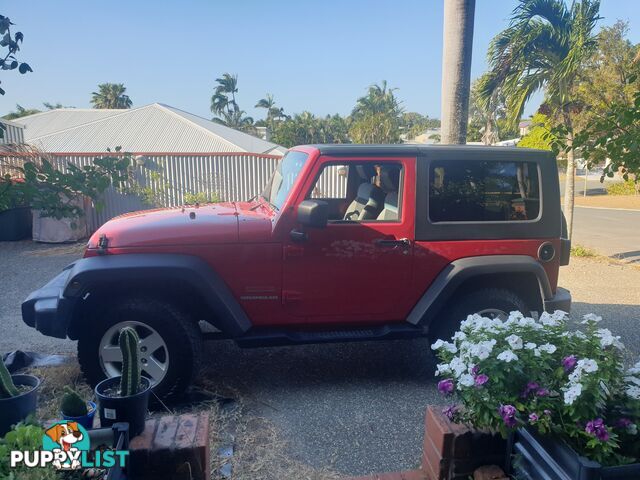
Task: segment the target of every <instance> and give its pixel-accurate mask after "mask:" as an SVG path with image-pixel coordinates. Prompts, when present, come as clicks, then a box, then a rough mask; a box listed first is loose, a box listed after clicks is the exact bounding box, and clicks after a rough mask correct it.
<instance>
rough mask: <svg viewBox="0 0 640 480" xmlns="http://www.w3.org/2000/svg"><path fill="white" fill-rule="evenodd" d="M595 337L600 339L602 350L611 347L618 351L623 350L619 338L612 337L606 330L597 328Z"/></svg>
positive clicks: (609, 331)
mask: <svg viewBox="0 0 640 480" xmlns="http://www.w3.org/2000/svg"><path fill="white" fill-rule="evenodd" d="M595 335H596V337H598V338H599V339H600V346H601V347H602V348H606V347H610V346H611V345H613V346H614V347H616V348H619V349H622V348H624V345H622V342H620V337H618V336H614V335H613V334H612V333H611V330H609V329H608V328H599V329H598V330H597V331H596V333H595Z"/></svg>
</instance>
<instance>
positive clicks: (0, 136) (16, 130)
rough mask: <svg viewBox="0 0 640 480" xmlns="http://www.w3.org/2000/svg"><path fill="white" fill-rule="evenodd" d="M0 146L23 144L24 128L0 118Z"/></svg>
mask: <svg viewBox="0 0 640 480" xmlns="http://www.w3.org/2000/svg"><path fill="white" fill-rule="evenodd" d="M0 129H1V130H2V131H1V132H0V144H14V143H24V126H23V125H21V124H19V123H16V122H13V121H11V120H5V119H4V118H0Z"/></svg>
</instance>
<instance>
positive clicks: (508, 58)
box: [481, 0, 600, 237]
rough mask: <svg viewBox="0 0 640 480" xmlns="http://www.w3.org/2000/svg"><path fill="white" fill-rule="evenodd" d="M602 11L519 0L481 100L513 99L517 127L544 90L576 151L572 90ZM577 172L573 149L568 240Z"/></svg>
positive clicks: (495, 48) (511, 114) (590, 1)
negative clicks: (498, 95)
mask: <svg viewBox="0 0 640 480" xmlns="http://www.w3.org/2000/svg"><path fill="white" fill-rule="evenodd" d="M599 8H600V2H599V0H581V1H575V2H573V3H572V4H571V6H570V7H568V6H567V5H566V3H565V1H564V0H520V3H519V4H518V6H517V7H516V8H515V10H514V11H513V15H512V19H511V23H510V24H509V27H508V28H507V29H506V30H504V31H502V32H501V33H499V34H498V35H497V36H496V37H495V38H494V39H493V40H492V41H491V45H490V46H489V54H488V56H489V65H490V67H491V70H490V72H489V75H488V76H487V77H486V78H485V79H484V81H483V82H482V83H483V84H482V87H481V95H482V96H483V97H484V98H485V99H488V98H490V97H491V96H492V95H494V94H495V91H496V90H498V89H501V90H502V92H503V94H504V95H505V97H506V98H507V99H508V101H507V110H508V116H507V118H508V119H509V121H510V123H511V124H512V125H515V124H516V123H517V122H518V121H519V119H520V117H521V115H522V112H523V111H524V107H525V105H526V103H527V100H529V98H530V97H531V95H533V94H534V93H535V92H537V91H538V90H541V89H544V91H545V97H546V98H545V108H547V109H548V110H550V112H551V113H552V114H553V115H554V116H555V117H556V118H557V119H558V120H559V121H560V123H561V124H562V125H563V126H564V128H565V129H566V130H567V132H568V134H567V147H571V146H572V144H573V134H572V115H573V113H574V111H575V104H574V99H573V98H572V96H573V92H574V91H575V90H574V88H573V87H574V85H575V83H576V80H577V77H578V74H579V72H580V69H581V67H582V65H583V64H584V62H585V61H586V60H587V59H588V58H589V57H591V55H592V54H593V52H594V50H595V48H596V46H597V45H596V37H595V35H594V33H593V30H594V27H595V24H596V22H597V21H598V19H599V18H600V17H599V16H598V11H599ZM575 171H576V165H575V159H574V153H573V150H572V149H570V148H569V150H568V153H567V175H566V185H565V196H564V213H565V216H566V219H567V233H568V235H569V237H571V233H572V230H573V199H574V187H575Z"/></svg>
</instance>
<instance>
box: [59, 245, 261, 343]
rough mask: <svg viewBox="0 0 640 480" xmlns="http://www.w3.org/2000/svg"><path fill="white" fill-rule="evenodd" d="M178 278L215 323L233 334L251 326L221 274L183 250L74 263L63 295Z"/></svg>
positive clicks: (77, 296)
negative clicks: (180, 252)
mask: <svg viewBox="0 0 640 480" xmlns="http://www.w3.org/2000/svg"><path fill="white" fill-rule="evenodd" d="M163 278H166V279H167V280H171V281H173V282H175V281H178V282H180V283H181V284H184V285H186V286H188V287H190V288H191V289H193V290H194V291H195V292H197V293H198V294H199V295H200V297H201V298H202V299H203V300H204V302H205V303H206V305H207V308H208V309H210V310H211V312H212V313H213V315H214V316H215V319H216V327H217V328H219V329H220V330H221V331H222V332H224V333H225V334H227V335H230V336H232V337H235V336H240V335H242V334H243V333H245V332H246V331H247V330H249V328H250V327H251V321H250V320H249V318H248V317H247V314H246V313H245V311H244V310H243V309H242V307H241V306H240V304H239V303H238V302H237V300H236V299H235V297H234V296H233V294H232V293H231V290H230V289H229V287H228V286H227V284H226V283H225V282H224V281H223V280H222V278H221V277H220V276H219V275H218V274H217V273H216V272H215V271H214V270H213V268H211V267H210V266H209V264H207V263H206V262H205V261H204V260H202V259H201V258H199V257H196V256H192V255H182V254H164V253H158V254H147V253H145V254H121V255H101V256H97V257H88V258H83V259H81V260H78V261H77V262H75V263H74V264H72V265H71V268H70V271H69V276H68V278H67V281H66V284H65V286H64V289H63V294H62V296H63V297H64V298H67V299H76V300H79V299H81V298H83V297H84V296H85V295H86V293H87V292H90V291H91V290H92V289H98V288H101V286H102V285H104V286H105V287H107V286H108V285H109V284H119V283H120V284H121V283H123V282H125V281H134V282H136V281H145V280H147V281H148V280H152V281H155V282H157V281H158V280H162V279H163Z"/></svg>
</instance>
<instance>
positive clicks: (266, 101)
mask: <svg viewBox="0 0 640 480" xmlns="http://www.w3.org/2000/svg"><path fill="white" fill-rule="evenodd" d="M255 108H264V109H266V110H267V118H266V123H267V125H268V126H272V125H273V122H274V120H280V119H283V118H286V117H287V116H286V115H285V114H284V109H283V108H282V107H276V100H275V98H273V95H271V94H270V93H267V95H266V97H265V98H261V99H260V100H258V103H256V106H255Z"/></svg>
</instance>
